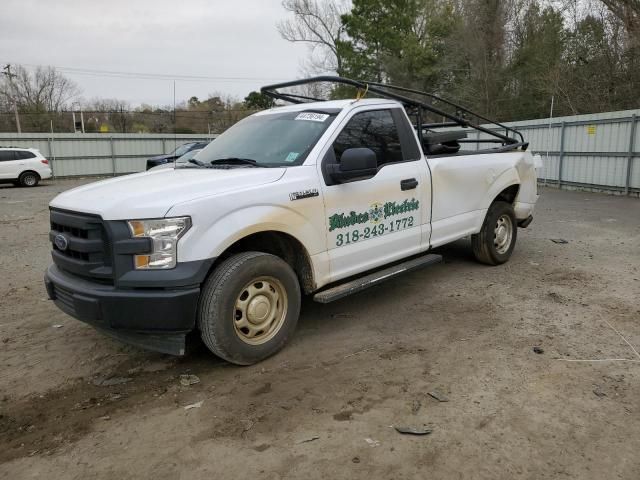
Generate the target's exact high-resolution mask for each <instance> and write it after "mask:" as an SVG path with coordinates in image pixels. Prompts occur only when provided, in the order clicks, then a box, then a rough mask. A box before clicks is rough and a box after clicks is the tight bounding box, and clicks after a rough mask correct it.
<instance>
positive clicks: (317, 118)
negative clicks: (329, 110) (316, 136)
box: [296, 112, 330, 122]
mask: <svg viewBox="0 0 640 480" xmlns="http://www.w3.org/2000/svg"><path fill="white" fill-rule="evenodd" d="M329 116H330V115H327V114H325V113H313V112H305V113H301V114H300V115H298V116H297V117H296V120H307V121H310V122H324V121H326V120H327V118H329Z"/></svg>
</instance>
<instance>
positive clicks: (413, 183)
mask: <svg viewBox="0 0 640 480" xmlns="http://www.w3.org/2000/svg"><path fill="white" fill-rule="evenodd" d="M417 186H418V180H416V179H415V178H407V179H406V180H402V181H401V182H400V188H401V189H402V191H403V192H406V191H407V190H413V189H414V188H416V187H417Z"/></svg>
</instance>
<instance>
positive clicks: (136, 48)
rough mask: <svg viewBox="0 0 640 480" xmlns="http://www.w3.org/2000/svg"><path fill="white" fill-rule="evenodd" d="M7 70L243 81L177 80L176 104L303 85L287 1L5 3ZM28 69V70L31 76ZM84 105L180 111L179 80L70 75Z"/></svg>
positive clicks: (2, 40)
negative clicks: (284, 29)
mask: <svg viewBox="0 0 640 480" xmlns="http://www.w3.org/2000/svg"><path fill="white" fill-rule="evenodd" d="M0 3H1V5H0V10H1V13H0V63H2V64H5V63H14V64H23V65H53V66H58V67H70V68H76V69H78V68H79V69H90V70H107V71H116V72H143V73H154V74H155V73H158V74H171V75H176V74H177V75H190V76H207V77H227V78H228V77H234V78H238V77H241V78H243V80H213V79H212V80H206V81H203V80H198V81H184V80H181V81H180V80H179V81H177V84H176V96H177V98H178V101H180V100H186V99H188V98H189V97H191V96H192V95H196V96H198V97H199V98H206V97H207V94H209V93H213V92H221V93H222V92H224V93H229V94H232V95H234V96H236V97H239V98H244V96H245V95H246V94H247V93H248V92H249V91H251V90H257V89H258V88H259V87H260V86H261V85H263V84H268V83H273V82H276V81H279V80H288V79H292V78H296V77H298V76H299V72H300V63H301V61H302V60H303V59H304V57H305V56H306V53H307V50H306V47H305V46H304V45H301V44H291V43H288V42H286V41H285V40H282V39H281V38H280V35H279V34H278V32H277V30H276V22H277V21H278V20H281V19H284V18H287V15H286V12H285V10H284V9H283V8H282V6H281V0H181V1H177V0H109V1H89V0H0ZM28 68H29V67H28ZM64 74H65V75H67V76H68V77H70V78H72V79H73V80H74V81H76V82H77V83H78V85H79V86H80V87H81V89H82V95H83V97H84V98H86V99H91V98H93V97H103V98H119V99H124V100H127V101H129V102H131V103H132V105H138V104H140V103H150V104H154V105H155V104H161V105H170V104H172V103H173V81H171V80H168V79H161V80H158V79H133V78H113V77H104V76H95V75H86V74H83V75H81V74H78V73H69V72H68V71H65V72H64Z"/></svg>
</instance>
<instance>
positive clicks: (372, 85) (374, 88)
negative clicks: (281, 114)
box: [261, 75, 529, 153]
mask: <svg viewBox="0 0 640 480" xmlns="http://www.w3.org/2000/svg"><path fill="white" fill-rule="evenodd" d="M313 83H331V84H336V85H347V86H351V87H354V88H356V89H358V90H360V91H361V92H366V93H371V94H375V95H377V96H379V97H381V98H387V99H391V100H396V101H398V102H400V103H402V104H403V105H404V107H405V110H406V111H407V114H409V115H415V117H416V124H415V125H414V127H415V128H416V130H417V132H418V137H419V139H420V143H421V144H424V133H425V130H426V131H431V130H434V129H436V128H451V127H456V126H457V127H462V128H472V129H474V130H477V131H479V132H482V133H484V134H486V135H489V136H491V137H493V138H492V139H480V138H479V139H478V140H472V139H471V140H466V141H465V142H464V143H474V142H475V143H500V144H501V147H498V148H496V149H486V150H476V151H474V152H468V153H484V152H491V151H496V150H499V151H509V150H518V149H521V150H526V149H527V147H528V146H529V144H528V143H527V142H525V140H524V137H523V136H522V133H520V132H519V131H518V130H515V129H514V128H511V127H508V126H506V125H503V124H502V123H498V122H496V121H493V120H490V119H488V118H486V117H484V116H482V115H479V114H477V113H474V112H472V111H471V110H469V109H467V108H465V107H463V106H461V105H458V104H456V103H454V102H451V101H449V100H445V99H444V98H441V97H438V96H437V95H434V94H432V93H427V92H422V91H420V90H413V89H410V88H404V87H398V86H395V85H387V84H384V83H378V82H367V81H362V80H352V79H350V78H344V77H336V76H327V75H324V76H318V77H310V78H303V79H299V80H293V81H290V82H284V83H277V84H274V85H267V86H264V87H262V89H261V92H262V93H263V94H265V95H267V96H269V97H271V98H274V99H277V100H283V101H285V102H290V103H296V104H300V103H307V102H324V101H326V99H320V98H313V97H308V96H304V95H298V94H295V93H288V92H281V91H279V90H280V89H283V88H291V87H299V86H302V85H309V84H313ZM407 94H409V95H416V96H420V97H424V98H425V100H427V101H421V100H417V99H415V98H411V97H409V96H407ZM428 101H429V102H430V103H428ZM434 103H440V104H442V105H443V106H445V107H449V108H452V109H454V113H451V112H447V111H445V110H443V109H441V108H438V107H436V106H435V105H434ZM428 114H433V115H436V116H438V117H442V118H443V119H447V120H448V121H443V122H441V123H424V121H423V119H424V117H425V116H427V115H428ZM465 116H472V117H475V118H477V119H479V120H482V121H484V122H486V123H487V124H490V125H493V126H494V127H493V128H490V127H486V126H482V125H480V124H478V123H475V122H472V121H470V120H469V119H468V118H465ZM503 132H504V133H503Z"/></svg>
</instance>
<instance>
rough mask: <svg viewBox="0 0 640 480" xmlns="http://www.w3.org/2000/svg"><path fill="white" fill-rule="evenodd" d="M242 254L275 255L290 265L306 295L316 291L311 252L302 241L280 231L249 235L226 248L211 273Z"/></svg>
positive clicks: (266, 231) (265, 231) (264, 231)
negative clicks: (228, 260) (236, 255)
mask: <svg viewBox="0 0 640 480" xmlns="http://www.w3.org/2000/svg"><path fill="white" fill-rule="evenodd" d="M242 252H262V253H268V254H271V255H275V256H276V257H279V258H281V259H282V260H284V261H285V262H287V263H288V264H289V266H290V267H291V268H292V269H293V271H294V272H295V273H296V275H297V277H298V281H299V282H300V287H301V288H302V290H303V291H304V292H305V293H307V294H308V293H311V292H313V291H314V290H316V281H315V277H314V273H313V265H312V262H311V257H310V255H309V252H308V251H307V249H306V248H305V246H304V245H303V244H302V242H301V241H300V240H298V239H297V238H295V237H294V236H293V235H291V234H289V233H286V232H283V231H280V230H263V231H259V232H254V233H250V234H247V235H246V236H243V237H241V238H239V239H237V240H235V241H234V242H233V243H231V244H230V245H229V246H228V247H226V248H225V250H224V251H222V253H221V254H220V255H219V256H218V257H217V258H216V260H215V262H214V263H213V265H212V266H211V271H213V269H215V268H216V267H217V266H218V265H219V264H220V263H221V262H223V261H224V260H226V259H227V258H229V257H231V256H232V255H235V254H238V253H242Z"/></svg>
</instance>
